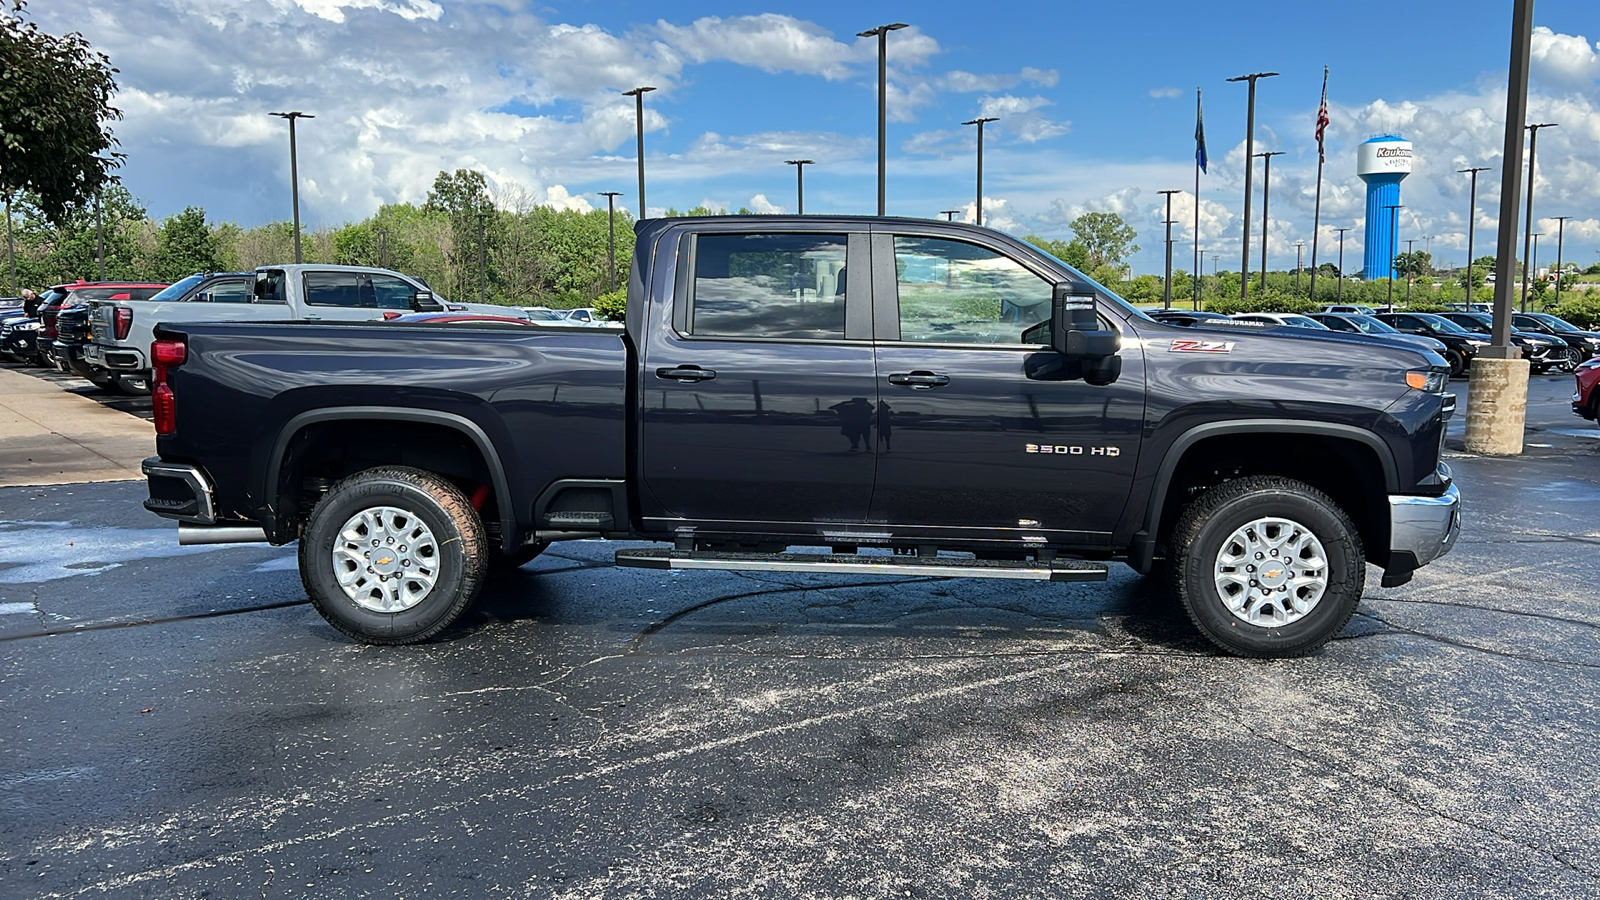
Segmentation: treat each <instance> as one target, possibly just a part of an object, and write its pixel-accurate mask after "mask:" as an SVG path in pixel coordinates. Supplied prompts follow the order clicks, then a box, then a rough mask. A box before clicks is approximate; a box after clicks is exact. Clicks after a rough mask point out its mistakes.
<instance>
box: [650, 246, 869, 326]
mask: <svg viewBox="0 0 1600 900" xmlns="http://www.w3.org/2000/svg"><path fill="white" fill-rule="evenodd" d="M847 245H848V239H847V237H846V236H845V235H843V234H794V233H791V234H771V233H764V234H701V235H698V236H697V237H696V240H695V247H694V266H693V275H692V287H691V299H690V303H689V306H688V316H687V321H686V322H685V323H683V326H684V327H683V328H682V329H681V330H683V331H684V332H686V333H687V334H689V335H692V336H694V337H712V338H737V339H763V338H778V339H790V340H796V339H798V340H821V341H842V340H844V339H845V278H846V267H845V262H846V259H847V253H846V248H847Z"/></svg>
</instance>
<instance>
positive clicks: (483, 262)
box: [476, 209, 489, 303]
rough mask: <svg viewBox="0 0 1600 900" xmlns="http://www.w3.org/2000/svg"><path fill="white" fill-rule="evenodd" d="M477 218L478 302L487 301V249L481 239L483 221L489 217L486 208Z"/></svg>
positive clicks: (480, 211) (479, 212)
mask: <svg viewBox="0 0 1600 900" xmlns="http://www.w3.org/2000/svg"><path fill="white" fill-rule="evenodd" d="M476 218H477V220H478V302H479V303H488V302H489V250H488V245H487V244H485V243H484V240H483V223H484V222H486V221H487V220H488V218H489V212H488V210H483V209H480V210H478V214H477V216H476Z"/></svg>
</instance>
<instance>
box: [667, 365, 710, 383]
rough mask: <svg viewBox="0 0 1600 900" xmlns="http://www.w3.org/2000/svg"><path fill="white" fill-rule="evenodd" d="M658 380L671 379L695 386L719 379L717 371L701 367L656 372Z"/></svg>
mask: <svg viewBox="0 0 1600 900" xmlns="http://www.w3.org/2000/svg"><path fill="white" fill-rule="evenodd" d="M656 377H657V378H670V379H672V380H673V381H677V382H681V383H683V384H693V383H694V382H696V381H710V380H711V379H713V378H715V377H717V370H716V369H702V368H700V367H699V366H674V367H672V368H670V369H669V368H660V369H657V370H656Z"/></svg>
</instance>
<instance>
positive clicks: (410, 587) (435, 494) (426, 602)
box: [300, 466, 488, 644]
mask: <svg viewBox="0 0 1600 900" xmlns="http://www.w3.org/2000/svg"><path fill="white" fill-rule="evenodd" d="M487 557H488V540H487V538H486V537H485V535H484V530H483V522H482V521H481V520H479V518H478V514H477V512H476V511H475V510H473V508H472V503H471V501H469V500H468V499H467V497H466V495H464V494H462V493H461V491H460V490H459V489H458V488H457V487H456V486H455V485H453V484H451V483H450V482H448V481H446V480H444V479H443V478H440V477H439V476H437V475H434V474H432V473H429V472H424V471H421V470H419V469H409V468H402V467H399V466H393V467H384V468H378V469H368V470H367V471H365V472H359V473H357V474H355V475H351V476H350V477H348V478H345V479H343V480H342V481H340V482H338V483H337V484H335V485H334V486H333V488H332V489H330V490H329V491H328V493H327V494H326V495H324V496H323V498H322V500H321V501H320V502H318V503H317V506H316V508H315V509H314V510H312V513H311V518H310V520H309V521H308V522H307V523H306V528H305V532H304V534H302V535H301V537H300V580H301V582H302V583H304V585H305V588H306V593H307V594H308V595H310V597H311V603H312V605H314V606H315V607H316V608H317V612H319V613H321V614H322V616H323V618H325V619H327V620H328V623H329V624H331V625H332V626H333V627H335V628H337V629H339V630H340V631H342V632H344V633H345V634H347V635H349V636H350V637H353V638H355V639H356V640H358V641H364V642H366V643H369V644H414V643H418V642H421V641H425V640H427V639H429V638H431V637H433V636H434V635H436V634H438V633H439V632H441V631H443V630H444V629H446V628H448V627H449V626H450V624H451V623H452V622H454V621H455V620H456V619H457V618H458V617H459V616H460V615H461V613H462V612H463V611H465V610H466V608H467V607H468V606H470V605H471V604H472V600H473V598H474V597H476V596H477V593H478V588H479V586H480V585H481V584H482V583H483V578H484V571H485V569H486V567H487Z"/></svg>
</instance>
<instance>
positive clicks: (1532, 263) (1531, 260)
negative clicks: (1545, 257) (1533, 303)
mask: <svg viewBox="0 0 1600 900" xmlns="http://www.w3.org/2000/svg"><path fill="white" fill-rule="evenodd" d="M1541 234H1543V232H1540V231H1535V232H1534V233H1533V252H1532V254H1531V255H1529V256H1528V267H1527V271H1525V272H1523V273H1522V280H1523V281H1527V280H1528V273H1529V272H1534V271H1536V270H1537V269H1538V267H1539V235H1541ZM1530 293H1531V291H1530ZM1522 311H1523V312H1527V311H1528V298H1527V296H1524V297H1523V298H1522Z"/></svg>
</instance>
